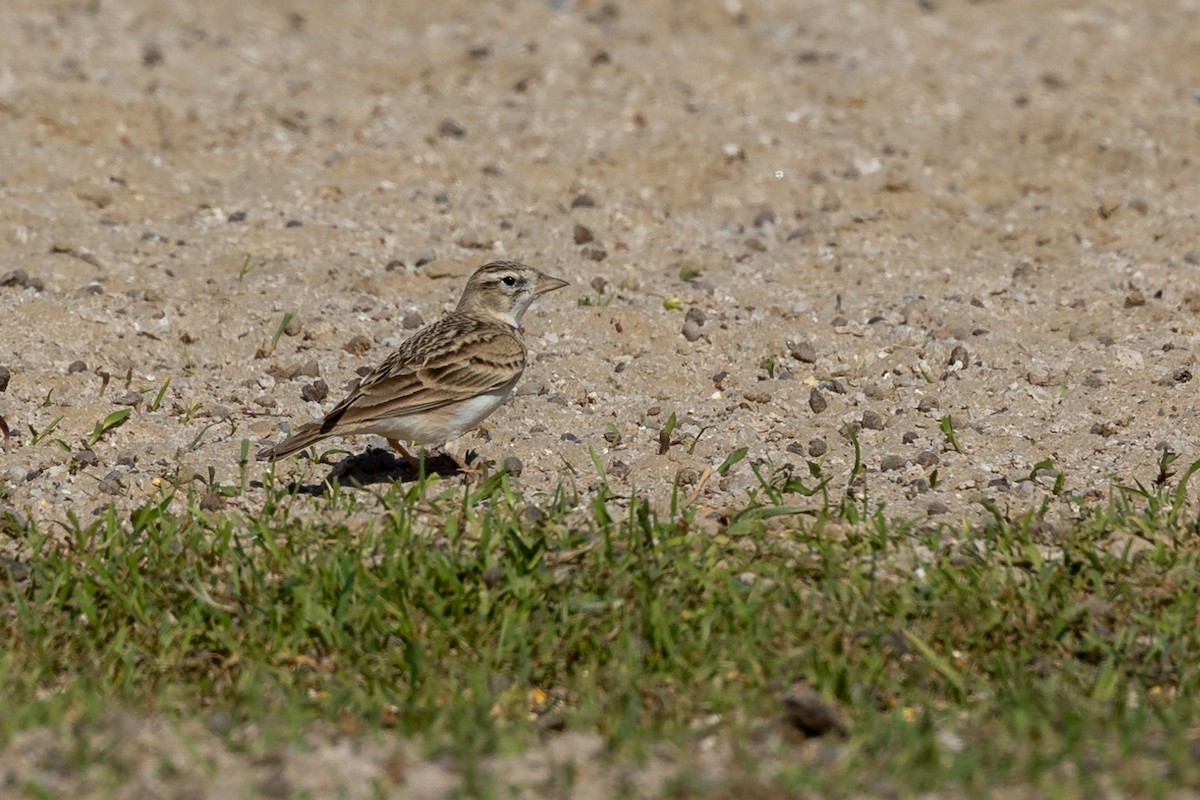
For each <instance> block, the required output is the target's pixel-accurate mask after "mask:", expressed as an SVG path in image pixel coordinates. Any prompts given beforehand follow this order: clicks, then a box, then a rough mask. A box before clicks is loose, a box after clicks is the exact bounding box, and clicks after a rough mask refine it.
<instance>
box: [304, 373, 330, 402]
mask: <svg viewBox="0 0 1200 800" xmlns="http://www.w3.org/2000/svg"><path fill="white" fill-rule="evenodd" d="M300 396H301V397H302V398H304V399H305V400H307V401H309V402H310V403H319V402H321V401H322V400H324V399H325V398H326V397H328V396H329V385H328V384H327V383H325V381H323V380H321V379H320V378H317V379H316V380H315V381H313V382H312V383H306V384H304V385H303V386H302V387H300Z"/></svg>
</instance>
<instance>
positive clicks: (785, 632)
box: [0, 451, 1200, 797]
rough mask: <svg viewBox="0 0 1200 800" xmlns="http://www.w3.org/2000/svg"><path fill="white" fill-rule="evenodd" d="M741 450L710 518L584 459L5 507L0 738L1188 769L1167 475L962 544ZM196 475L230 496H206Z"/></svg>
mask: <svg viewBox="0 0 1200 800" xmlns="http://www.w3.org/2000/svg"><path fill="white" fill-rule="evenodd" d="M745 455H746V454H745V452H742V451H739V452H738V453H735V454H733V455H732V456H731V458H730V459H729V460H728V461H727V462H726V464H724V465H722V468H723V470H724V471H729V470H730V469H734V468H737V469H743V470H749V469H753V471H754V474H755V475H757V480H758V487H757V488H756V489H755V491H753V492H752V493H750V495H749V496H748V497H747V498H746V501H745V503H744V506H743V507H742V508H740V509H736V510H734V511H731V512H729V513H728V514H727V515H726V516H725V517H724V518H722V519H718V520H711V519H697V518H696V517H695V515H694V512H693V511H691V510H690V509H688V508H684V507H683V506H684V499H683V498H684V493H683V492H682V491H681V493H680V495H679V497H677V499H676V501H675V502H674V503H672V507H671V508H668V509H664V510H662V511H661V512H656V511H655V510H653V509H652V508H651V507H650V505H649V504H648V503H647V502H646V501H645V500H643V499H641V498H640V497H638V496H637V495H636V494H635V495H634V496H632V497H616V496H615V495H613V493H612V490H611V489H610V488H609V486H608V484H607V482H606V481H605V480H604V476H603V475H600V476H599V478H600V486H601V488H600V489H599V490H598V491H597V492H596V493H595V494H590V495H580V494H576V493H575V492H574V491H571V490H569V489H567V488H562V489H560V490H558V491H557V492H556V493H554V494H552V495H549V496H540V497H528V496H525V495H523V494H522V492H521V490H520V488H519V486H518V485H517V483H516V481H515V480H513V481H510V479H509V478H508V477H506V476H504V475H494V476H491V477H489V478H488V479H486V480H485V481H483V482H482V483H479V484H476V485H472V486H468V487H463V486H461V485H460V484H459V483H458V482H455V481H450V482H446V481H441V482H439V481H437V480H429V481H420V482H416V483H412V484H406V485H395V486H391V487H389V488H387V489H384V490H381V489H378V488H376V490H374V491H372V490H349V489H340V488H337V487H334V488H333V489H332V490H331V491H330V492H328V493H327V494H326V495H325V496H323V497H319V498H313V497H310V496H306V495H291V494H288V493H287V491H285V490H284V489H283V488H281V487H280V486H278V485H275V484H273V483H271V482H270V477H269V476H268V477H267V481H268V484H267V486H266V487H265V489H256V490H248V489H247V488H246V486H247V481H246V479H245V477H244V476H243V479H242V481H241V485H234V486H227V487H219V486H218V487H214V486H199V487H197V488H195V489H189V488H188V487H179V488H177V489H175V490H173V491H175V492H177V495H176V496H175V497H174V500H175V503H174V504H172V502H171V500H172V496H171V495H169V494H167V495H164V497H163V498H162V500H161V501H159V502H155V503H151V504H148V505H146V506H145V507H143V508H141V509H139V510H138V511H136V512H134V513H133V514H132V515H128V516H126V515H121V514H118V513H116V512H115V511H112V510H110V511H109V513H107V514H106V515H102V516H101V517H99V518H96V519H95V520H92V521H88V522H87V523H84V522H82V521H80V520H77V519H74V518H69V519H67V520H62V521H58V522H51V521H45V520H42V521H31V522H26V523H23V524H22V523H21V522H19V521H14V520H13V518H11V517H7V518H3V519H2V520H0V525H3V526H7V527H3V528H0V530H2V531H3V533H4V534H5V536H6V537H9V538H10V539H15V540H18V541H20V542H21V543H22V545H23V547H24V548H25V551H26V555H25V556H24V557H23V559H22V565H23V568H24V569H25V570H27V573H28V575H27V577H25V578H24V579H22V580H15V579H12V580H7V579H5V578H3V577H0V608H2V609H3V612H4V613H3V614H2V615H0V691H2V692H3V700H4V713H3V714H2V715H0V739H3V738H6V737H8V736H11V735H12V734H13V733H14V732H16V731H18V730H21V729H24V728H28V727H31V726H37V725H49V726H52V727H54V726H62V725H66V724H68V723H69V724H72V725H78V724H81V723H86V721H87V720H89V719H97V718H99V717H102V716H103V715H104V714H105V713H108V712H109V711H111V710H113V709H114V708H126V709H127V708H132V709H137V710H139V711H143V712H158V713H165V714H169V715H171V716H174V717H188V716H195V715H201V714H208V713H211V712H212V711H213V710H214V709H219V710H222V711H223V712H228V713H229V714H231V715H233V718H234V719H235V721H237V722H253V723H255V724H256V725H257V726H259V728H260V729H261V730H263V731H266V732H267V733H268V734H269V735H274V736H278V737H281V738H288V737H291V736H294V735H296V733H297V732H298V731H300V730H302V729H304V728H305V726H308V725H312V724H323V723H335V724H348V725H351V726H352V727H353V728H354V729H355V730H358V731H372V730H377V729H397V730H398V731H400V732H403V733H404V734H406V735H411V736H415V737H418V738H419V739H420V741H421V742H422V743H423V744H424V745H425V746H426V747H428V748H429V749H430V750H435V751H440V752H445V753H449V754H452V755H453V756H454V758H455V759H457V761H458V763H460V764H462V765H464V769H467V770H470V769H473V768H474V766H473V765H476V764H478V763H479V759H480V758H481V757H482V756H485V755H487V754H491V753H496V752H512V751H514V750H518V749H520V748H522V747H525V746H527V745H530V744H532V743H534V742H536V741H537V740H538V739H539V738H540V737H542V736H546V735H549V734H548V731H549V730H557V729H560V728H564V727H565V728H567V729H575V730H586V731H598V732H600V733H601V734H602V735H604V736H605V737H606V738H607V740H608V742H609V743H610V750H611V757H612V758H614V759H617V760H623V759H628V760H630V761H636V760H637V759H639V758H642V757H644V756H645V755H646V754H647V753H648V752H650V751H651V750H652V749H653V746H654V745H655V743H656V742H660V741H663V740H666V741H671V742H675V743H677V744H680V745H682V746H684V747H685V748H686V747H689V746H692V745H694V744H696V742H697V741H698V740H699V739H700V738H701V737H703V736H709V735H713V734H715V735H717V736H718V737H724V738H725V739H726V740H727V741H732V742H735V743H736V747H737V749H738V750H739V752H741V753H742V754H743V756H744V760H745V763H746V764H747V766H746V768H745V773H744V774H740V775H732V776H730V778H729V784H728V785H727V786H725V787H717V788H715V789H714V787H712V786H710V785H707V784H706V785H704V786H701V785H700V783H698V781H699V778H696V777H692V778H688V779H680V781H679V783H678V785H677V786H676V787H675V789H676V791H677V793H678V796H681V797H684V796H695V794H697V793H698V792H701V791H709V792H712V793H714V794H716V795H721V796H723V795H724V794H726V793H728V794H731V795H732V794H737V793H738V792H740V791H743V790H745V789H747V788H748V787H757V789H756V790H762V791H769V790H773V791H777V792H779V793H780V794H779V796H790V795H791V794H792V793H802V792H819V793H823V794H827V795H833V796H839V795H844V794H851V793H854V792H866V793H872V794H875V793H899V794H902V795H905V794H909V793H912V792H924V791H945V792H951V793H953V794H959V793H967V792H981V791H985V790H987V789H989V788H992V787H996V786H1000V785H1021V786H1027V787H1035V788H1038V789H1040V790H1041V791H1042V792H1043V793H1046V794H1048V795H1052V796H1068V797H1073V796H1090V795H1092V794H1093V791H1092V790H1095V791H1099V789H1100V788H1102V787H1103V788H1106V790H1111V789H1113V788H1114V787H1115V788H1116V789H1117V790H1119V791H1122V792H1126V793H1130V794H1138V795H1145V796H1153V795H1155V794H1161V793H1164V792H1165V791H1166V790H1167V789H1168V788H1169V787H1174V786H1188V787H1196V786H1200V774H1198V767H1197V764H1196V760H1195V758H1194V757H1193V755H1194V751H1195V748H1196V747H1197V744H1198V743H1200V732H1198V730H1197V727H1196V726H1197V721H1198V720H1197V704H1196V700H1195V699H1194V698H1195V697H1196V695H1197V689H1198V688H1200V687H1198V685H1197V684H1198V682H1200V677H1198V676H1200V672H1198V671H1197V669H1196V667H1197V664H1198V663H1200V631H1198V629H1197V622H1198V621H1200V589H1198V580H1197V576H1200V541H1198V538H1197V532H1198V526H1197V519H1196V517H1195V516H1194V512H1193V511H1190V510H1189V509H1190V506H1189V505H1188V503H1187V500H1186V482H1187V480H1188V479H1189V478H1190V477H1191V475H1192V473H1193V472H1194V471H1195V470H1196V466H1193V467H1192V468H1191V469H1189V470H1188V471H1187V472H1186V473H1185V474H1184V475H1183V476H1182V477H1181V478H1179V479H1178V480H1176V479H1175V478H1174V476H1172V475H1171V474H1170V471H1169V469H1168V468H1169V466H1170V461H1169V460H1168V459H1164V464H1163V466H1162V469H1161V470H1160V474H1159V475H1158V476H1155V478H1154V479H1153V480H1152V481H1151V482H1150V485H1149V486H1148V487H1147V486H1144V485H1141V484H1135V485H1134V486H1131V487H1114V489H1113V491H1112V494H1111V497H1109V498H1108V499H1107V501H1103V502H1093V503H1087V502H1084V501H1083V500H1082V499H1071V498H1067V500H1071V501H1072V502H1073V507H1074V509H1075V514H1074V519H1073V520H1072V521H1070V522H1069V523H1067V524H1060V525H1056V524H1051V523H1049V522H1048V521H1047V514H1046V508H1045V507H1043V508H1040V509H1035V510H1031V511H1028V512H1025V513H1023V514H1021V515H1019V516H1012V515H1011V514H1010V515H1008V516H1006V515H1005V513H1003V512H1001V511H1000V510H998V509H995V508H993V509H992V510H993V519H992V521H991V522H990V523H989V524H988V525H986V526H984V527H982V528H979V529H959V528H954V527H951V526H945V525H942V526H930V525H928V524H925V523H924V522H923V521H922V523H921V524H917V523H914V522H910V521H904V520H894V519H890V518H888V517H887V516H886V515H885V514H884V513H883V512H882V511H881V510H879V509H876V508H872V507H871V504H870V502H869V500H868V499H867V494H866V489H865V488H864V487H863V475H862V471H861V469H858V468H857V467H856V469H855V470H854V472H853V474H852V475H851V478H852V480H851V481H850V484H851V488H856V487H857V488H856V491H855V492H847V493H846V496H844V497H843V496H842V495H841V493H840V492H839V491H838V490H836V489H835V486H836V485H837V483H838V482H837V481H836V480H832V479H830V478H829V477H828V476H824V475H822V474H821V468H820V466H819V465H817V464H811V465H809V467H808V468H807V471H806V472H805V477H804V478H803V479H800V478H798V477H796V476H794V475H793V474H792V471H791V470H788V469H777V468H774V467H772V466H771V465H768V464H763V463H761V462H756V463H754V462H750V461H747V462H746V463H744V464H742V465H741V466H740V467H739V466H738V463H739V461H741V459H742V458H744V457H745ZM856 464H857V462H856ZM1039 468H1042V469H1045V468H1046V466H1045V465H1038V467H1035V468H1034V470H1033V472H1031V477H1036V472H1037V471H1038V469H1039ZM251 477H253V476H251ZM1056 487H1057V484H1056ZM214 491H215V492H216V493H218V494H223V495H229V496H242V497H244V498H256V499H255V503H254V505H253V508H254V510H253V511H252V512H250V513H242V512H238V511H227V510H223V511H219V512H209V511H205V510H202V509H201V508H200V500H201V499H202V498H203V497H204V496H205V495H206V494H211V493H212V492H214ZM1060 502H1065V501H1060ZM0 569H3V568H2V567H0ZM801 685H803V686H806V687H810V688H811V689H812V690H815V692H817V693H818V694H819V695H821V696H823V697H825V698H827V699H828V700H829V701H831V702H832V703H833V704H835V705H836V706H838V707H839V708H840V709H841V710H842V712H843V713H844V715H845V716H846V718H847V720H848V722H849V726H850V732H849V734H848V736H847V737H845V738H844V739H842V738H837V737H830V738H829V744H830V746H831V747H834V748H836V753H837V755H836V757H835V758H829V757H819V756H816V755H813V754H812V751H811V750H807V749H805V748H804V747H803V746H801V745H796V744H791V745H789V744H786V742H794V741H795V740H796V739H797V736H798V735H797V734H794V732H792V731H790V729H789V728H788V725H787V723H786V722H785V721H784V714H783V712H782V708H783V698H785V697H786V696H787V695H788V694H789V693H790V692H792V691H793V689H795V687H797V686H801ZM781 737H782V739H781ZM781 741H783V742H785V744H780V742H781ZM780 748H782V750H780ZM780 752H782V753H783V754H784V756H785V757H783V758H782V759H781V760H780V761H778V762H777V764H778V768H777V769H773V770H772V771H770V773H769V774H763V773H760V772H757V771H756V769H755V768H754V767H752V766H750V765H752V764H753V763H754V762H756V761H757V760H759V758H760V757H762V756H764V755H767V754H770V753H774V754H775V755H776V756H778V755H779V753H780ZM1064 776H1066V777H1064ZM1064 781H1065V782H1064ZM1064 786H1068V787H1074V788H1073V789H1069V790H1064V788H1063V787H1064ZM767 796H768V797H769V796H772V795H771V794H768V795H767Z"/></svg>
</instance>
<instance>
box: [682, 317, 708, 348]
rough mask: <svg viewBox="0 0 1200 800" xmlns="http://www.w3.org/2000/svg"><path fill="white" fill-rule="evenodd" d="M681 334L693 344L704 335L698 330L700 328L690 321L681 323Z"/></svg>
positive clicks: (693, 321) (686, 320)
mask: <svg viewBox="0 0 1200 800" xmlns="http://www.w3.org/2000/svg"><path fill="white" fill-rule="evenodd" d="M681 332H682V333H683V338H685V339H687V340H688V341H689V342H694V341H696V340H697V339H699V338H700V337H701V336H703V335H704V334H703V333H702V332H701V330H700V326H699V325H698V324H696V321H695V320H690V319H685V320H684V321H683V329H682V331H681Z"/></svg>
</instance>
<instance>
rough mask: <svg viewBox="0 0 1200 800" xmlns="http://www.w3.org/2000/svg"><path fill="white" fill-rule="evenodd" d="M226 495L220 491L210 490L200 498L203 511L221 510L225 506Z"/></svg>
mask: <svg viewBox="0 0 1200 800" xmlns="http://www.w3.org/2000/svg"><path fill="white" fill-rule="evenodd" d="M225 502H226V501H225V497H224V496H223V495H221V494H220V493H219V492H208V493H207V494H205V495H204V497H203V498H201V499H200V508H201V510H203V511H220V510H221V509H222V508H224V507H225Z"/></svg>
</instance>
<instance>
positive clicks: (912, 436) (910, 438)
mask: <svg viewBox="0 0 1200 800" xmlns="http://www.w3.org/2000/svg"><path fill="white" fill-rule="evenodd" d="M919 438H921V437H920V436H918V435H917V432H916V431H905V432H904V435H903V436H902V437H900V440H901V441H902V442H904V443H905V444H912V443H913V442H915V441H916V440H917V439H919Z"/></svg>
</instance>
